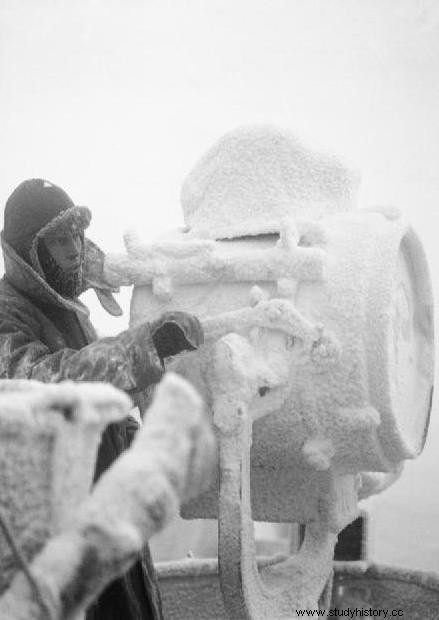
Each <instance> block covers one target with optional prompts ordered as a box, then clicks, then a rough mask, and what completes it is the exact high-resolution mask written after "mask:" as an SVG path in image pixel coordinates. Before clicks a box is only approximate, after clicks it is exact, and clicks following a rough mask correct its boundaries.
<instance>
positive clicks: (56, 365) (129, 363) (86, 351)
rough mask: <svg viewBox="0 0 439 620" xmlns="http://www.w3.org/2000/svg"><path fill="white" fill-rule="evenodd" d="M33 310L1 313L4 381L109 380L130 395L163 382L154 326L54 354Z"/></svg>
mask: <svg viewBox="0 0 439 620" xmlns="http://www.w3.org/2000/svg"><path fill="white" fill-rule="evenodd" d="M41 331H42V327H41V324H40V321H39V320H38V317H36V316H35V314H34V313H33V312H32V308H31V307H29V308H28V309H27V308H26V307H23V306H21V307H20V308H17V307H14V306H12V307H11V306H9V307H8V308H5V307H2V308H1V309H0V378H3V379H36V380H38V381H43V382H58V381H62V380H65V379H70V380H73V381H106V382H109V383H112V384H113V385H114V386H116V387H118V388H120V389H122V390H125V391H128V392H129V391H136V390H142V389H145V388H146V387H148V386H149V385H151V384H153V383H156V382H158V381H159V380H160V378H161V376H162V374H163V369H162V365H161V362H160V359H159V357H158V355H157V353H156V350H155V347H154V344H153V341H152V337H151V332H150V327H149V325H148V324H146V323H145V324H143V325H140V326H139V327H136V328H132V329H128V330H126V331H124V332H122V333H120V334H119V335H118V336H114V337H109V338H101V339H100V340H97V341H96V342H93V343H91V344H89V345H88V346H86V347H84V348H82V349H80V350H79V351H77V350H75V349H70V348H66V347H63V348H60V349H59V350H56V351H52V350H51V349H50V348H49V346H48V345H47V344H46V343H45V342H44V338H43V337H42V333H41Z"/></svg>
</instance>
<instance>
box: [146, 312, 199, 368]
mask: <svg viewBox="0 0 439 620" xmlns="http://www.w3.org/2000/svg"><path fill="white" fill-rule="evenodd" d="M150 329H151V335H152V340H153V343H154V346H155V349H156V351H157V354H158V356H159V357H160V359H161V361H162V363H163V360H164V359H165V358H167V357H171V356H172V355H177V353H181V352H182V351H195V349H198V347H199V346H200V345H202V344H203V342H204V333H203V327H202V325H201V323H200V321H199V320H198V319H197V317H195V316H193V315H192V314H188V313H187V312H179V311H175V312H165V313H164V314H162V316H161V317H160V318H159V319H157V321H153V322H152V323H151V324H150Z"/></svg>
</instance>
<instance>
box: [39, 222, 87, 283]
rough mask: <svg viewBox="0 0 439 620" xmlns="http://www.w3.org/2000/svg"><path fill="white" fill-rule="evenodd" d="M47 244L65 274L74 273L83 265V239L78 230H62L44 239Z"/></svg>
mask: <svg viewBox="0 0 439 620" xmlns="http://www.w3.org/2000/svg"><path fill="white" fill-rule="evenodd" d="M44 243H45V246H46V248H47V250H48V252H49V254H50V255H51V256H52V258H53V260H54V261H55V262H56V264H57V265H58V267H59V268H60V269H61V270H62V271H63V272H64V273H65V274H74V273H75V272H77V271H78V270H79V268H80V266H81V250H82V240H81V234H80V233H79V232H78V231H71V232H62V233H61V232H60V233H59V234H55V235H51V236H50V237H47V238H46V239H45V240H44Z"/></svg>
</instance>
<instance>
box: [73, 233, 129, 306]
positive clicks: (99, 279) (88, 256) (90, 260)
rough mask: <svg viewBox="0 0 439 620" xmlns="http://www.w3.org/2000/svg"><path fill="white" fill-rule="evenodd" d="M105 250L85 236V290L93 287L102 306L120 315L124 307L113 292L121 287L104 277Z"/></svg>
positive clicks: (116, 291) (83, 278)
mask: <svg viewBox="0 0 439 620" xmlns="http://www.w3.org/2000/svg"><path fill="white" fill-rule="evenodd" d="M104 261H105V254H104V252H103V251H102V250H101V249H100V248H99V247H98V246H97V245H96V243H93V241H90V239H87V238H85V240H84V273H83V277H82V280H83V290H82V292H84V291H86V290H87V289H89V288H93V289H94V291H95V293H96V295H97V297H98V299H99V301H100V303H101V305H102V307H103V308H105V310H106V311H107V312H108V313H109V314H112V315H113V316H120V315H121V314H122V309H121V307H120V306H119V304H118V303H117V301H116V300H115V299H114V297H113V293H118V292H119V289H118V288H115V287H114V286H111V285H110V284H108V283H107V282H106V281H105V278H104Z"/></svg>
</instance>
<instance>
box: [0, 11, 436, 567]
mask: <svg viewBox="0 0 439 620" xmlns="http://www.w3.org/2000/svg"><path fill="white" fill-rule="evenodd" d="M255 122H262V123H274V124H278V125H280V126H284V127H287V128H289V129H292V130H293V131H298V132H299V133H302V134H303V135H304V136H306V137H311V138H313V139H317V140H319V141H320V142H322V143H323V144H325V145H328V146H330V147H333V148H334V150H335V151H337V152H339V153H340V154H341V155H343V156H347V157H349V158H351V159H352V160H354V161H355V162H356V163H357V165H358V166H359V168H360V169H361V170H362V175H363V183H362V189H361V194H360V205H361V206H368V205H371V204H377V203H381V204H394V205H397V206H399V207H401V208H402V209H403V210H404V211H405V212H406V213H407V215H408V216H409V218H410V219H411V220H412V222H413V223H414V225H415V226H416V228H417V229H418V230H419V231H420V233H421V236H422V237H423V239H424V241H425V243H426V246H427V250H428V253H429V257H430V263H431V268H432V273H433V281H434V284H435V286H436V280H437V275H436V274H437V273H438V263H439V250H438V243H437V240H436V238H437V229H438V217H437V210H438V208H439V174H438V172H439V171H438V163H439V4H438V3H437V2H436V0H423V1H421V0H356V1H354V0H320V1H316V0H314V1H312V0H221V1H220V0H209V1H208V2H207V1H206V0H174V1H170V0H167V1H164V0H145V1H143V2H141V1H140V0H124V1H122V0H120V1H115V0H88V1H87V0H75V1H74V2H73V1H71V0H52V1H48V0H1V4H0V148H1V157H0V203H1V204H4V202H5V201H6V199H7V197H8V195H9V193H10V192H11V191H12V189H13V188H14V187H15V186H16V185H17V184H18V183H19V182H20V181H22V180H23V179H25V178H29V177H33V176H41V177H45V178H48V179H49V180H51V181H53V182H55V183H57V184H59V185H61V186H62V187H64V188H65V189H66V190H67V191H68V192H69V193H70V194H71V196H72V198H73V199H74V200H75V201H76V202H77V203H78V204H87V205H89V206H90V207H91V209H92V210H93V213H94V220H93V223H92V226H91V229H90V236H91V237H92V238H93V239H94V240H95V241H96V242H97V243H99V244H100V245H102V246H103V248H104V249H106V250H107V251H121V250H122V249H123V245H122V233H123V231H124V230H125V229H127V228H129V227H135V228H136V229H137V230H138V231H139V232H140V233H141V234H142V235H143V236H144V237H145V238H152V237H154V236H155V235H156V234H158V233H159V232H161V231H163V230H165V229H168V228H173V227H175V226H176V225H178V224H180V223H181V214H180V207H179V192H180V187H181V183H182V180H183V179H184V177H185V175H186V174H187V173H188V172H189V170H190V169H191V168H192V166H193V165H194V163H195V162H196V160H197V159H198V158H199V157H200V156H201V155H202V153H203V152H204V151H205V150H206V149H207V148H208V147H209V146H210V145H211V144H212V143H213V142H214V141H216V140H217V139H218V138H219V137H220V136H221V135H222V134H223V133H224V132H226V131H229V130H230V129H232V128H234V127H236V126H237V125H242V124H249V123H255ZM128 300H129V292H128V291H126V292H125V294H124V295H122V302H123V304H124V306H125V308H126V309H127V307H128ZM88 301H90V302H91V306H92V318H93V319H94V322H95V324H97V326H98V328H99V329H100V331H101V332H105V333H114V332H117V331H118V330H120V329H121V328H123V327H124V326H126V324H127V318H126V317H125V318H124V319H118V320H115V319H112V318H107V317H106V315H105V314H104V313H103V312H102V311H100V310H99V309H98V307H97V305H96V304H95V303H94V301H93V300H92V297H90V296H88ZM438 511H439V509H438ZM438 566H439V546H438Z"/></svg>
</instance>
